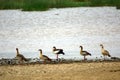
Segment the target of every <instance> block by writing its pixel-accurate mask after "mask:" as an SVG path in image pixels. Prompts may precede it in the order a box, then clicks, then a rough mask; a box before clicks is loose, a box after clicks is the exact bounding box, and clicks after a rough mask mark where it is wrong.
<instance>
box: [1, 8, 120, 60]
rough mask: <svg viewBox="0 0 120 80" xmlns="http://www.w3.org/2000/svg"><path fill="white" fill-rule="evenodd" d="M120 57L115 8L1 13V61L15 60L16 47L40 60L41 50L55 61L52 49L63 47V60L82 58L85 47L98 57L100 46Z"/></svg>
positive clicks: (119, 24)
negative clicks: (81, 50) (81, 48)
mask: <svg viewBox="0 0 120 80" xmlns="http://www.w3.org/2000/svg"><path fill="white" fill-rule="evenodd" d="M101 43H102V44H104V47H105V49H107V50H108V51H109V52H110V54H111V55H112V56H118V57H120V52H119V50H120V10H117V9H116V8H115V7H96V8H95V7H94V8H90V7H84V8H83V7H81V8H65V9H51V10H49V11H33V12H23V11H20V10H0V58H2V57H3V58H13V57H15V54H16V51H15V48H16V47H18V48H19V49H20V52H21V54H23V55H25V56H26V57H33V58H34V57H39V52H38V49H40V48H41V49H43V52H44V54H45V55H48V56H49V57H52V58H55V57H56V56H55V55H54V54H52V47H53V46H56V47H57V48H63V49H64V52H65V53H66V55H65V56H63V55H60V57H62V58H75V57H76V58H80V59H82V56H81V55H80V54H79V51H80V48H79V46H80V45H82V46H83V47H84V49H85V50H87V51H88V52H90V53H91V54H92V56H91V57H89V56H88V58H95V57H100V56H101V52H100V51H101V47H100V46H99V45H100V44H101Z"/></svg>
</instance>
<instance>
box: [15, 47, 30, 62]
mask: <svg viewBox="0 0 120 80" xmlns="http://www.w3.org/2000/svg"><path fill="white" fill-rule="evenodd" d="M16 51H17V54H16V58H17V59H18V60H19V62H22V63H23V61H28V60H27V59H26V58H25V57H24V56H23V55H22V54H20V53H19V50H18V48H16Z"/></svg>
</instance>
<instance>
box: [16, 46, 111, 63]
mask: <svg viewBox="0 0 120 80" xmlns="http://www.w3.org/2000/svg"><path fill="white" fill-rule="evenodd" d="M100 46H101V53H102V55H103V56H104V60H105V57H106V56H108V57H111V55H110V54H109V52H108V51H107V50H105V49H104V46H103V44H100ZM80 48H81V49H80V54H81V55H82V56H83V57H84V60H87V58H86V56H88V55H89V56H91V55H92V54H91V53H89V52H87V51H84V50H83V46H80ZM38 51H39V52H40V57H39V58H40V59H41V60H43V61H44V63H46V61H50V62H51V61H52V59H51V58H49V57H48V56H46V55H43V52H42V49H39V50H38ZM52 51H53V53H54V54H56V60H58V59H59V58H58V56H59V54H63V55H65V53H64V52H63V49H57V48H56V47H55V46H53V50H52ZM16 52H17V53H16V58H17V59H18V60H19V62H20V63H23V62H24V61H28V60H27V59H26V58H25V57H24V56H23V55H22V54H20V53H19V50H18V48H16Z"/></svg>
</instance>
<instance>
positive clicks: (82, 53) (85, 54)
mask: <svg viewBox="0 0 120 80" xmlns="http://www.w3.org/2000/svg"><path fill="white" fill-rule="evenodd" d="M80 48H81V50H80V54H81V55H82V56H84V60H86V58H85V57H86V56H88V55H90V56H91V54H90V53H89V52H87V51H83V47H82V46H80Z"/></svg>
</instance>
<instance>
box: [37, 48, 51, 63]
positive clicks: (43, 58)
mask: <svg viewBox="0 0 120 80" xmlns="http://www.w3.org/2000/svg"><path fill="white" fill-rule="evenodd" d="M38 51H40V59H42V60H44V62H45V63H46V61H52V60H51V59H50V58H49V57H47V56H46V55H43V54H42V49H39V50H38Z"/></svg>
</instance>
